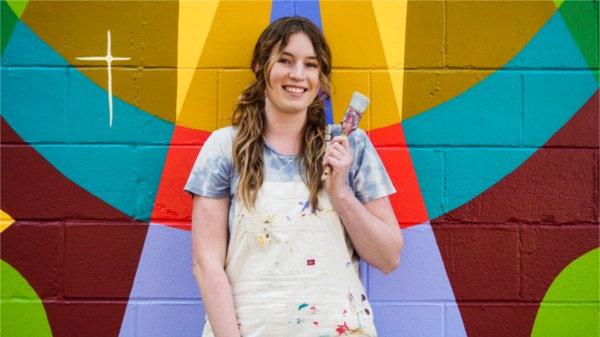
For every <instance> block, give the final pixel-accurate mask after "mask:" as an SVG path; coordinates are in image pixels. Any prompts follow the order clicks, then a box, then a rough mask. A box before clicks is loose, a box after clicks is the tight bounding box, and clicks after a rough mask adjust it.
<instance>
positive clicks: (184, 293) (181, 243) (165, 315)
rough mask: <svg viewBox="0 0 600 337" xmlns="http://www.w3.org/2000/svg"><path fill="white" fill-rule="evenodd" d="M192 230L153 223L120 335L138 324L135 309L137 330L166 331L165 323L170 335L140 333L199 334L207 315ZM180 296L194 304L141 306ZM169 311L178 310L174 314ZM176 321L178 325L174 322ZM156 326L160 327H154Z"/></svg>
mask: <svg viewBox="0 0 600 337" xmlns="http://www.w3.org/2000/svg"><path fill="white" fill-rule="evenodd" d="M191 251H192V248H191V232H190V231H184V230H180V229H175V228H171V227H167V226H163V225H157V224H150V225H149V226H148V234H147V235H146V241H145V243H144V249H143V251H142V254H141V256H140V263H139V265H138V269H137V272H136V275H135V279H134V281H133V286H132V288H131V294H130V295H129V303H128V304H127V309H126V311H125V316H124V318H123V324H122V325H121V334H120V335H119V336H126V334H124V331H127V330H130V328H129V327H130V326H132V325H135V324H136V319H135V311H136V308H137V309H138V310H139V313H138V314H139V316H140V318H143V317H151V318H152V319H139V320H138V321H137V329H136V330H137V331H144V332H149V333H150V332H151V331H159V332H164V331H165V330H164V329H163V328H162V327H163V326H170V327H171V330H170V331H169V333H167V334H162V335H160V334H153V333H150V334H145V333H144V334H141V336H192V335H193V336H200V335H201V333H202V327H203V325H202V324H201V322H202V320H203V318H204V316H203V315H202V314H201V311H202V310H201V308H202V307H201V305H200V304H199V303H200V301H199V300H198V299H199V297H200V296H199V290H198V285H197V283H196V280H195V278H194V276H193V273H192V257H191V253H190V252H191ZM149 298H151V299H164V300H165V301H167V300H170V301H171V302H172V301H173V299H177V300H179V301H185V300H187V301H190V300H191V301H193V303H194V306H175V307H172V306H170V305H166V304H161V305H157V306H154V307H144V308H142V307H139V301H138V300H143V299H149ZM170 310H175V313H177V314H179V316H178V315H175V314H174V313H173V312H171V311H170ZM174 322H175V323H176V324H174ZM155 329H157V330H155Z"/></svg>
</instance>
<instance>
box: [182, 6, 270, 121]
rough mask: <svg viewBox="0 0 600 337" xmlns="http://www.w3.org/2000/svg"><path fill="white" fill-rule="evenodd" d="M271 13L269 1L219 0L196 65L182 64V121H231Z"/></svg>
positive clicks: (247, 80)
mask: <svg viewBox="0 0 600 337" xmlns="http://www.w3.org/2000/svg"><path fill="white" fill-rule="evenodd" d="M270 16H271V2H270V1H220V2H219V3H218V6H217V8H216V10H215V14H214V15H213V19H212V24H211V27H210V31H209V32H208V34H207V35H206V37H205V42H204V47H203V48H202V52H201V55H200V57H199V58H198V60H197V63H196V64H194V65H193V67H194V69H191V70H190V69H188V70H187V71H185V70H184V69H180V74H181V77H180V78H181V81H180V83H181V84H182V86H181V87H178V94H177V96H178V104H181V105H180V106H179V112H178V117H177V124H178V125H183V126H186V127H188V128H192V129H197V130H204V131H214V130H215V129H216V128H219V127H222V126H226V125H229V123H230V121H231V115H232V113H233V108H234V106H235V103H236V102H237V98H238V96H239V95H240V93H241V91H242V90H243V89H244V88H246V86H247V85H248V84H250V83H251V81H252V80H253V79H254V75H253V74H252V73H251V72H250V70H249V69H250V64H249V63H250V59H251V57H252V52H253V50H254V44H255V43H256V41H257V40H258V37H259V35H260V33H261V32H262V31H263V29H265V28H266V27H267V26H268V25H269V20H270ZM213 71H214V72H218V74H217V75H216V76H217V77H216V78H218V79H217V80H215V75H214V74H213V73H212V72H213ZM189 78H191V81H190V80H189ZM184 80H185V81H190V82H189V85H188V86H187V87H185V85H184V83H183V81H184ZM217 83H218V87H217ZM215 88H217V89H218V90H215ZM180 99H182V101H181V103H179V102H180V101H179V100H180Z"/></svg>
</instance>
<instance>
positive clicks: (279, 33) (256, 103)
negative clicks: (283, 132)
mask: <svg viewBox="0 0 600 337" xmlns="http://www.w3.org/2000/svg"><path fill="white" fill-rule="evenodd" d="M298 32H302V33H304V34H306V36H308V38H309V39H310V41H311V42H312V45H313V48H314V50H315V53H316V57H317V59H318V61H319V68H320V74H319V94H317V96H316V97H315V99H314V100H313V102H312V103H311V104H310V105H309V107H308V111H307V118H306V123H305V125H304V127H303V129H302V136H301V142H300V152H299V153H300V158H299V160H300V176H301V177H302V180H303V182H304V184H305V185H306V186H307V188H308V190H309V193H310V197H309V202H310V205H311V207H312V211H313V212H314V211H316V210H317V209H318V201H317V195H318V193H319V191H320V190H321V188H323V182H322V181H321V175H322V174H323V165H322V161H323V156H324V154H325V128H326V120H325V111H324V101H325V100H326V99H328V98H329V97H330V82H331V50H330V49H329V46H328V45H327V42H326V41H325V37H324V36H323V34H322V33H321V31H320V30H319V28H318V27H317V26H316V25H315V24H314V23H312V22H311V21H310V20H308V19H306V18H303V17H299V16H293V17H284V18H280V19H278V20H276V21H274V22H273V23H271V24H270V25H269V26H268V27H267V28H266V29H265V30H264V31H263V32H262V34H261V35H260V37H259V39H258V41H257V42H256V45H255V46H254V53H253V56H252V62H251V69H252V70H253V72H254V75H255V80H254V81H253V82H252V84H250V85H249V86H248V87H247V88H246V89H245V90H244V91H243V92H242V94H241V95H240V96H239V98H238V101H237V104H236V107H235V111H234V113H233V117H232V125H233V126H235V127H237V129H238V133H237V135H236V137H235V140H234V143H233V162H234V165H235V168H236V170H237V171H238V172H239V182H238V186H237V191H236V195H237V198H238V199H241V200H242V201H243V202H244V204H245V205H247V206H248V207H251V208H253V207H254V204H255V201H256V196H257V193H258V190H259V189H260V187H261V186H262V183H263V181H264V172H263V168H264V162H263V147H264V142H263V137H262V135H263V130H264V128H265V122H266V120H265V90H266V86H267V85H268V84H270V83H269V76H270V74H271V69H272V68H273V65H274V64H275V62H277V60H278V59H279V57H280V56H281V53H282V52H283V50H284V48H285V47H286V46H287V43H288V40H289V37H290V36H291V35H292V34H294V33H298Z"/></svg>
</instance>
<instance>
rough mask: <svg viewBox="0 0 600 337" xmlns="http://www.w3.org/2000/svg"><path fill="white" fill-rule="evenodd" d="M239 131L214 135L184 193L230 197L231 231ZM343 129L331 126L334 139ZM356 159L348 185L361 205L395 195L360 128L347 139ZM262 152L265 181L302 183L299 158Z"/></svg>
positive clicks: (268, 149)
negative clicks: (236, 139) (236, 141)
mask: <svg viewBox="0 0 600 337" xmlns="http://www.w3.org/2000/svg"><path fill="white" fill-rule="evenodd" d="M236 130H237V129H236V128H235V127H233V126H228V127H225V128H221V129H219V130H216V131H215V132H213V133H212V134H211V135H210V136H209V137H208V139H207V140H206V142H205V143H204V145H203V146H202V150H201V151H200V153H199V154H198V157H197V158H196V162H195V164H194V167H193V168H192V172H191V173H190V176H189V178H188V181H187V183H186V185H185V187H184V190H185V191H187V192H188V193H190V194H192V195H194V194H196V195H201V196H205V197H210V198H223V197H227V196H229V197H230V198H231V205H230V208H229V228H230V229H231V225H232V221H233V212H234V209H235V191H236V187H237V182H238V179H239V176H238V174H237V172H236V170H235V168H234V164H233V157H232V149H233V140H234V138H235V135H236ZM341 131H342V130H341V126H340V125H339V124H338V125H332V126H331V136H332V137H335V136H337V135H340V134H341ZM348 140H349V143H350V149H351V152H352V154H353V156H354V159H353V161H352V166H351V167H350V172H349V174H348V185H349V186H350V188H351V189H352V190H353V191H354V194H355V195H356V198H357V199H358V200H360V201H361V202H362V203H365V202H368V201H371V200H374V199H377V198H381V197H385V196H388V195H390V194H393V193H395V192H396V189H395V188H394V185H392V182H391V180H390V177H389V176H388V174H387V172H386V171H385V167H384V166H383V163H382V162H381V160H380V159H379V156H378V155H377V152H376V151H375V148H374V147H373V144H372V143H371V141H370V140H369V138H368V137H367V135H366V133H365V132H364V131H363V130H362V129H357V130H356V131H354V132H353V133H351V134H350V136H349V137H348ZM265 145H266V146H265V147H264V151H263V160H264V164H265V165H264V167H265V172H264V180H265V181H281V182H285V181H301V180H302V178H301V176H300V170H299V158H298V156H296V155H284V154H280V153H278V152H277V151H276V150H275V149H274V148H273V147H272V146H271V145H269V144H268V143H266V142H265Z"/></svg>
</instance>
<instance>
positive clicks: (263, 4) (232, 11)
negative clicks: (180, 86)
mask: <svg viewBox="0 0 600 337" xmlns="http://www.w3.org/2000/svg"><path fill="white" fill-rule="evenodd" d="M270 18H271V1H221V2H219V6H218V8H217V13H216V14H215V18H214V19H213V24H212V28H211V29H210V33H209V35H208V37H207V39H206V43H205V47H204V49H203V51H202V56H201V57H200V60H199V62H198V65H197V66H198V67H199V68H249V67H250V65H249V63H250V59H251V58H252V52H253V50H254V45H255V44H256V41H257V40H258V37H259V35H260V33H261V32H262V31H263V30H264V29H265V28H266V27H267V26H268V25H269V20H270Z"/></svg>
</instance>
